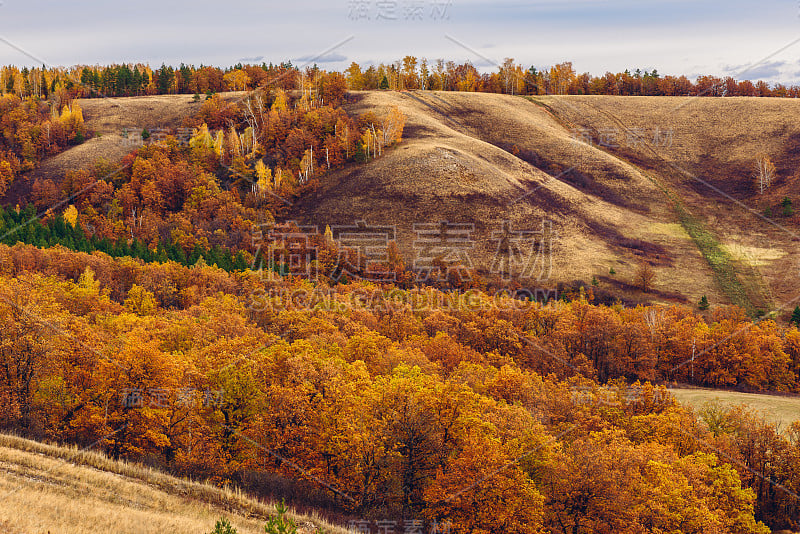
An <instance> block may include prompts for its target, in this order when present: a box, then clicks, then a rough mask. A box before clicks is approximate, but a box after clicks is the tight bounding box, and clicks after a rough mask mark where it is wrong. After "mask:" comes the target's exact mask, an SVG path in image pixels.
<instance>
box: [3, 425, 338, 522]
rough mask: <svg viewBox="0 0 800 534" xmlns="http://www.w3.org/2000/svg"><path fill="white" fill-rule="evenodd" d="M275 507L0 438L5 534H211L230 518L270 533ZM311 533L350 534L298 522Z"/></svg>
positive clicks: (91, 456) (101, 459) (91, 455)
mask: <svg viewBox="0 0 800 534" xmlns="http://www.w3.org/2000/svg"><path fill="white" fill-rule="evenodd" d="M274 512H275V510H274V507H273V506H270V505H267V504H263V503H261V502H258V501H256V500H254V499H251V498H249V497H247V496H245V495H243V494H242V493H241V492H237V491H230V490H223V489H220V488H216V487H214V486H210V485H206V484H200V483H197V482H190V481H187V480H183V479H179V478H175V477H171V476H169V475H166V474H164V473H160V472H158V471H155V470H152V469H148V468H146V467H141V466H138V465H135V464H129V463H125V462H120V461H115V460H112V459H110V458H108V457H106V456H104V455H103V454H100V453H96V452H86V451H81V450H79V449H77V448H67V447H58V446H53V445H46V444H42V443H38V442H35V441H30V440H26V439H22V438H18V437H15V436H8V435H3V434H0V534H7V533H8V534H11V533H15V534H16V533H19V532H30V533H39V532H42V533H44V532H58V533H61V534H78V533H88V532H116V533H137V534H141V533H149V532H152V533H162V532H170V533H184V532H185V533H187V534H188V533H191V534H202V533H205V532H211V531H212V530H213V528H214V524H215V523H216V521H217V520H218V519H219V518H220V517H221V516H225V517H227V518H228V519H229V520H230V522H231V524H232V525H233V526H234V527H235V528H236V529H237V530H238V532H239V533H240V534H246V533H257V532H258V533H263V532H264V525H265V523H266V521H267V518H268V517H269V515H270V514H272V513H274ZM293 519H294V520H295V522H296V523H297V524H298V526H300V527H301V528H298V532H302V533H304V534H305V533H311V532H314V530H315V527H314V526H312V525H311V523H313V524H314V525H317V526H320V527H321V528H322V529H323V530H324V531H325V532H327V533H331V534H344V532H345V530H344V529H341V528H337V527H332V526H330V525H328V524H326V523H325V522H324V521H322V520H320V519H319V518H316V517H303V516H297V515H294V516H293Z"/></svg>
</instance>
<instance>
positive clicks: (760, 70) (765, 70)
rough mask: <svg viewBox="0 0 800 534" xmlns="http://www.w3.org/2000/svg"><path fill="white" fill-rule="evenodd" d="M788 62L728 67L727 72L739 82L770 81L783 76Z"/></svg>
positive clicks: (779, 61) (778, 61)
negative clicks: (783, 69) (782, 70)
mask: <svg viewBox="0 0 800 534" xmlns="http://www.w3.org/2000/svg"><path fill="white" fill-rule="evenodd" d="M787 65H788V63H787V62H786V61H781V60H777V61H768V62H766V63H759V64H756V65H753V66H752V67H751V66H749V65H738V66H727V67H725V72H727V73H728V74H730V75H731V76H733V77H734V78H736V79H739V80H769V79H771V78H777V77H778V76H780V74H781V68H783V67H786V66H787Z"/></svg>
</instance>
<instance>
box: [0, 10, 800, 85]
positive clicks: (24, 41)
mask: <svg viewBox="0 0 800 534" xmlns="http://www.w3.org/2000/svg"><path fill="white" fill-rule="evenodd" d="M405 55H414V56H417V57H418V58H422V57H425V58H428V59H429V60H431V61H432V60H435V59H437V58H443V59H448V60H454V61H456V62H463V61H470V62H472V63H473V64H474V65H475V66H476V67H478V68H479V70H481V71H491V70H495V69H496V66H497V64H499V63H500V62H502V61H503V59H504V58H506V57H511V58H514V59H515V61H516V62H517V63H521V64H522V65H524V66H526V67H527V66H530V65H534V66H536V67H537V68H541V67H546V66H549V65H553V64H555V63H560V62H562V61H572V62H573V65H574V67H575V69H576V70H577V71H578V72H590V73H592V74H595V75H600V74H603V73H605V72H606V71H612V72H621V71H623V70H625V69H626V68H627V69H631V70H635V69H636V68H641V69H642V70H652V69H658V72H660V73H662V74H676V75H680V74H684V75H686V76H689V77H691V78H695V77H696V76H697V75H699V74H713V75H718V76H726V75H731V76H734V77H736V78H738V79H752V80H756V79H764V80H767V81H770V82H773V83H774V82H782V83H800V0H760V1H757V2H755V1H752V0H750V1H742V0H727V1H703V0H692V1H688V0H670V1H662V0H609V1H601V0H563V1H551V0H530V1H524V2H523V1H506V0H501V1H496V2H490V1H480V0H328V1H325V0H313V1H312V0H290V1H286V0H283V1H281V2H271V1H251V0H224V1H214V2H211V1H208V0H192V1H188V0H160V1H156V0H135V1H130V2H125V1H121V0H114V1H110V2H109V1H108V0H105V1H103V0H71V1H59V2H52V1H42V0H2V1H0V63H2V64H14V65H20V66H21V65H29V66H32V65H41V64H45V65H48V66H55V65H60V66H71V65H76V64H110V63H122V62H126V63H127V62H134V63H140V62H141V63H149V64H151V65H152V66H154V67H157V66H160V65H161V63H167V64H172V65H178V64H179V63H181V62H184V63H187V64H194V65H200V64H205V65H218V66H222V67H226V66H229V65H233V64H236V63H239V62H246V63H247V62H249V63H261V62H262V61H263V62H266V63H270V62H273V63H279V62H281V61H285V60H291V61H292V62H293V63H294V64H295V65H299V66H302V65H305V64H314V63H317V64H318V65H320V66H322V67H323V68H326V69H331V70H341V69H344V68H346V67H347V66H348V65H349V64H350V62H352V61H355V62H357V63H359V64H361V65H367V64H376V63H381V62H384V63H389V62H392V61H396V60H397V59H400V58H402V57H403V56H405Z"/></svg>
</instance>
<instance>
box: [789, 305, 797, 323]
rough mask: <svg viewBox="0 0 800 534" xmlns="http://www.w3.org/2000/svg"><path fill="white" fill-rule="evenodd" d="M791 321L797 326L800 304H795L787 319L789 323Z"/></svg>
mask: <svg viewBox="0 0 800 534" xmlns="http://www.w3.org/2000/svg"><path fill="white" fill-rule="evenodd" d="M792 323H794V324H796V325H797V326H800V306H796V307H795V309H794V311H793V312H792V318H791V320H790V321H789V324H792Z"/></svg>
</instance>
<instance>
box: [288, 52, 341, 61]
mask: <svg viewBox="0 0 800 534" xmlns="http://www.w3.org/2000/svg"><path fill="white" fill-rule="evenodd" d="M295 61H297V62H300V63H338V62H340V61H347V56H345V55H342V54H336V53H332V54H323V55H321V56H303V57H298V58H295Z"/></svg>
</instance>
